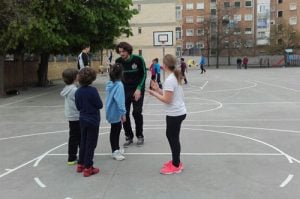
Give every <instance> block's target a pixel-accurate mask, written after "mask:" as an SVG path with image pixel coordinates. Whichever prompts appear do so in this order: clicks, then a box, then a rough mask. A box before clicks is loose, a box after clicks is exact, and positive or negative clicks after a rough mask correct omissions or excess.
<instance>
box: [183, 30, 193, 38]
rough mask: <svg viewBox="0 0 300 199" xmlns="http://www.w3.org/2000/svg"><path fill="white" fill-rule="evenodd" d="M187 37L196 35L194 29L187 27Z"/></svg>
mask: <svg viewBox="0 0 300 199" xmlns="http://www.w3.org/2000/svg"><path fill="white" fill-rule="evenodd" d="M185 35H186V36H187V37H191V36H194V29H186V34H185Z"/></svg>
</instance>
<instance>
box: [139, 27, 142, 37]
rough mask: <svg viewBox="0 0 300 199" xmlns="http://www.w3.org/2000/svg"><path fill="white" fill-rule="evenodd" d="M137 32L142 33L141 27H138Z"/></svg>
mask: <svg viewBox="0 0 300 199" xmlns="http://www.w3.org/2000/svg"><path fill="white" fill-rule="evenodd" d="M138 34H139V35H140V34H142V27H138Z"/></svg>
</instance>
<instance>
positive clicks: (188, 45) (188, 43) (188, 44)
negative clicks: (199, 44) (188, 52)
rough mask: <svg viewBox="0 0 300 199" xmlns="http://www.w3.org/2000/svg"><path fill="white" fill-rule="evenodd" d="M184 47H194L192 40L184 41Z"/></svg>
mask: <svg viewBox="0 0 300 199" xmlns="http://www.w3.org/2000/svg"><path fill="white" fill-rule="evenodd" d="M185 47H186V48H187V49H190V48H193V47H194V42H186V44H185Z"/></svg>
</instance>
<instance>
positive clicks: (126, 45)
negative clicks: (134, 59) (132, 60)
mask: <svg viewBox="0 0 300 199" xmlns="http://www.w3.org/2000/svg"><path fill="white" fill-rule="evenodd" d="M119 48H123V50H124V51H126V52H128V54H129V55H131V54H132V51H133V48H132V46H131V45H130V44H129V43H127V42H124V41H123V42H120V43H119V44H118V45H117V47H116V52H117V53H118V54H119V53H120V52H119Z"/></svg>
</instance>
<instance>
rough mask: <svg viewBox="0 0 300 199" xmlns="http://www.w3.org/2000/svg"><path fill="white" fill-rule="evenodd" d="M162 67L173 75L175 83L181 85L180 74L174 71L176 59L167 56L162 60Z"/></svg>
mask: <svg viewBox="0 0 300 199" xmlns="http://www.w3.org/2000/svg"><path fill="white" fill-rule="evenodd" d="M163 63H164V65H165V66H166V67H167V68H168V69H169V70H170V71H172V72H173V73H174V75H175V77H176V79H177V81H178V83H179V84H181V72H180V71H179V70H177V69H176V64H177V60H176V57H175V56H173V55H170V54H167V55H165V56H164V58H163Z"/></svg>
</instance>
